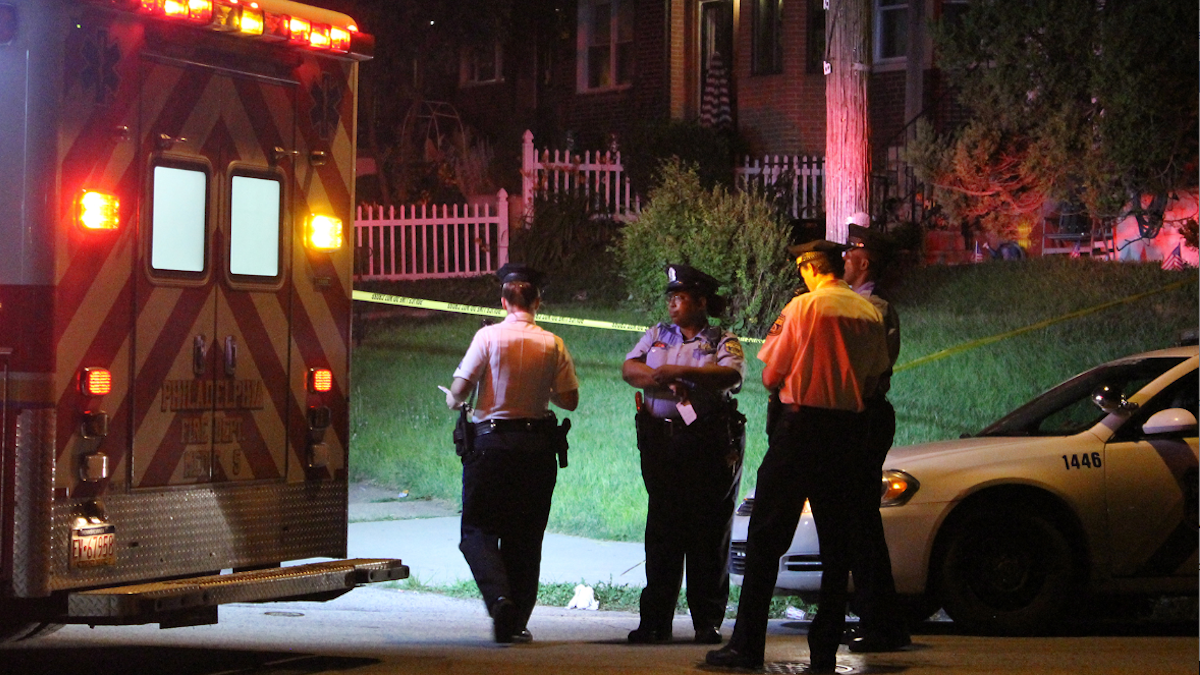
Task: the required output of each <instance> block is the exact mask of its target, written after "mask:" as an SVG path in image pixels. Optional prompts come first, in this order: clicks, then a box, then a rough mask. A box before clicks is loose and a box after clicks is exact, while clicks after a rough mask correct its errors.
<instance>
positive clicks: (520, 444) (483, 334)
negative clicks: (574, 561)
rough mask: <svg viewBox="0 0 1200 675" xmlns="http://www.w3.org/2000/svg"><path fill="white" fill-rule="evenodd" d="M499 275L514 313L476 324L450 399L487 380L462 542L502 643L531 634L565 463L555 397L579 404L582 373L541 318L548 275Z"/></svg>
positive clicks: (471, 454)
mask: <svg viewBox="0 0 1200 675" xmlns="http://www.w3.org/2000/svg"><path fill="white" fill-rule="evenodd" d="M498 275H499V277H500V279H501V281H502V282H503V285H504V286H503V291H502V293H501V300H500V302H501V304H502V305H503V307H504V310H505V312H507V316H506V317H505V319H504V321H502V322H500V323H498V324H495V325H492V326H486V327H484V328H481V329H480V330H479V331H478V332H477V333H475V337H474V339H472V340H471V346H470V348H468V349H467V353H466V356H464V357H463V360H462V362H461V363H459V364H458V368H457V369H456V370H455V371H454V382H453V384H452V385H451V387H450V389H449V390H448V391H447V392H446V405H447V406H448V407H449V408H450V409H451V410H454V409H457V408H458V407H459V406H460V405H462V404H463V402H464V401H466V400H467V398H468V397H469V395H470V393H471V390H472V389H474V388H475V387H478V397H479V398H478V401H477V403H476V407H475V410H474V415H473V421H474V427H473V431H474V442H473V448H472V449H471V450H470V451H468V452H467V453H466V454H465V455H464V456H463V458H462V461H463V496H462V501H463V511H462V533H461V541H460V542H459V545H458V547H459V550H461V551H462V553H463V557H464V558H466V560H467V564H468V565H469V566H470V567H471V574H472V576H474V577H475V583H476V584H477V585H478V586H479V592H480V593H481V594H482V595H483V601H484V604H485V605H486V606H487V608H488V612H489V613H490V614H491V616H492V622H493V632H494V637H495V640H496V642H514V641H516V642H528V641H529V640H532V636H531V635H530V634H529V631H528V630H527V629H526V623H527V622H528V621H529V615H530V614H531V613H532V612H533V606H534V604H536V602H537V591H538V572H539V569H540V567H541V560H542V536H543V535H544V533H545V531H546V521H547V520H548V518H549V515H550V498H551V495H552V494H553V493H554V484H555V481H556V478H557V472H558V464H557V461H556V457H555V455H556V450H557V449H558V446H557V441H558V440H559V438H560V437H559V433H558V432H559V429H558V426H557V425H556V420H555V417H554V413H552V412H550V411H549V409H548V405H547V404H548V403H551V402H552V403H554V404H555V405H556V406H558V407H560V408H563V409H565V410H574V409H575V408H576V406H578V405H579V381H578V380H577V379H576V377H575V365H574V363H573V362H572V360H571V355H570V354H569V353H568V352H567V347H566V345H565V344H563V341H562V339H561V338H559V337H557V336H555V335H554V334H553V333H550V332H549V331H546V330H543V329H542V328H540V327H538V326H537V325H536V324H535V323H534V316H535V314H536V313H537V310H538V307H539V306H540V305H541V296H540V291H539V288H538V286H539V284H540V281H541V276H540V275H539V274H538V273H537V272H536V271H534V270H532V269H530V268H529V267H526V266H524V265H517V264H512V263H509V264H506V265H504V266H503V267H501V268H500V270H499V272H498Z"/></svg>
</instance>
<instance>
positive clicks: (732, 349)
mask: <svg viewBox="0 0 1200 675" xmlns="http://www.w3.org/2000/svg"><path fill="white" fill-rule="evenodd" d="M725 351H727V352H729V354H730V355H731V356H736V357H737V358H739V359H744V358H746V353H745V352H743V351H742V343H740V342H738V341H737V340H728V341H726V342H725Z"/></svg>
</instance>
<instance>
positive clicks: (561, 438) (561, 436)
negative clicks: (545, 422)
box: [553, 417, 571, 469]
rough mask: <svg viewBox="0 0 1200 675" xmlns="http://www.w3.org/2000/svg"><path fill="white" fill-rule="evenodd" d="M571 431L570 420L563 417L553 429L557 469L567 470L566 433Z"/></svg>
mask: <svg viewBox="0 0 1200 675" xmlns="http://www.w3.org/2000/svg"><path fill="white" fill-rule="evenodd" d="M570 431H571V418H570V417H564V418H563V421H562V423H561V424H559V425H558V426H557V427H554V440H553V442H554V454H555V455H558V468H560V469H565V468H567V448H568V447H569V446H568V444H567V433H568V432H570Z"/></svg>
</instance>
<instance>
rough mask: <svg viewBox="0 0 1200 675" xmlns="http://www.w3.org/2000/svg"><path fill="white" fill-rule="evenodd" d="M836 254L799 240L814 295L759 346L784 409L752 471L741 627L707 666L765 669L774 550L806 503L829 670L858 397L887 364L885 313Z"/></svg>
mask: <svg viewBox="0 0 1200 675" xmlns="http://www.w3.org/2000/svg"><path fill="white" fill-rule="evenodd" d="M841 250H842V247H841V245H840V244H836V243H834V242H831V241H826V240H818V241H815V242H810V243H808V244H805V245H803V246H800V247H796V248H795V250H794V251H793V254H794V255H796V256H797V258H796V264H797V267H798V268H799V271H800V276H801V278H802V279H803V280H804V284H805V285H806V286H807V287H808V288H809V291H810V292H808V293H805V294H803V295H799V296H797V297H795V298H793V299H792V301H791V302H789V303H788V304H787V306H786V307H785V308H784V310H783V313H782V314H781V315H780V316H779V318H778V319H777V320H776V321H775V324H774V325H773V326H772V327H771V330H770V333H769V334H768V336H767V339H766V342H765V343H764V345H763V347H762V348H761V349H760V350H759V353H758V358H759V359H761V360H762V361H763V362H764V366H763V375H762V378H763V385H765V386H766V388H767V389H768V390H769V391H775V390H778V392H779V400H780V403H781V406H782V411H781V414H780V416H779V420H778V422H777V423H776V424H775V426H774V429H773V431H772V433H771V436H770V441H769V445H768V448H767V454H766V456H765V457H763V461H762V465H761V466H759V469H758V483H757V485H756V488H755V501H754V512H753V514H752V515H751V517H750V525H749V531H748V536H747V542H746V572H745V579H744V581H743V583H742V596H741V600H740V602H739V604H738V616H737V624H736V625H735V627H734V631H733V636H732V637H731V638H730V640H729V644H728V645H726V646H725V647H724V648H723V649H720V650H715V651H711V652H709V653H708V655H707V658H706V661H707V662H708V664H709V665H714V666H725V667H740V668H761V667H762V665H763V655H764V651H765V647H766V634H767V612H768V610H769V608H770V603H771V596H772V594H773V591H774V588H775V581H776V578H777V576H778V574H779V558H780V556H782V555H783V554H784V553H785V552H786V551H787V547H788V544H789V543H790V542H791V540H792V535H793V534H794V533H795V530H796V523H797V522H798V521H799V519H800V513H801V510H802V508H803V506H804V502H805V500H806V499H807V500H808V502H809V504H810V506H811V507H812V514H813V519H814V521H815V522H816V526H817V537H818V540H819V543H820V547H821V565H822V575H821V590H820V595H819V600H818V605H817V607H818V608H817V615H816V617H815V618H814V620H813V622H812V626H811V628H810V629H809V632H808V645H809V652H810V668H809V671H810V672H834V667H835V665H836V663H835V656H834V654H835V653H836V651H837V648H838V645H839V644H840V642H841V638H842V629H843V628H844V625H845V620H846V596H847V590H846V586H847V582H848V579H849V567H850V558H851V556H852V553H853V551H854V550H855V541H854V533H855V530H856V527H857V522H856V521H857V512H856V510H855V509H854V508H853V501H854V499H855V498H856V497H857V496H858V494H859V490H858V489H857V487H858V484H859V475H860V474H861V471H862V469H860V468H859V466H860V465H861V463H862V462H863V459H862V454H863V444H864V441H865V435H866V434H865V430H866V428H867V418H866V414H865V412H864V411H865V408H866V406H865V403H864V402H865V401H866V400H867V399H869V398H870V397H871V396H873V395H874V393H875V388H876V386H877V385H878V380H879V377H880V376H881V375H882V374H883V373H884V371H886V370H887V367H888V359H887V345H886V343H885V340H884V331H883V317H882V316H880V314H879V310H877V309H875V307H874V306H873V305H872V304H871V303H870V302H868V301H867V300H865V299H864V298H863V297H862V296H860V295H858V294H857V293H855V292H854V291H853V290H851V289H850V287H849V286H848V285H847V284H846V282H845V281H842V280H841V278H840V277H841V274H842V271H843V269H842V256H841Z"/></svg>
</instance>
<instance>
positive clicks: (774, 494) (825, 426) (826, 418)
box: [729, 407, 867, 659]
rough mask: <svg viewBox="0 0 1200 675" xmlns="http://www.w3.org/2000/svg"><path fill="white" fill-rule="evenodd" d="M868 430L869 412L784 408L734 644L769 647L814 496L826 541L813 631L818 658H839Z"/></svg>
mask: <svg viewBox="0 0 1200 675" xmlns="http://www.w3.org/2000/svg"><path fill="white" fill-rule="evenodd" d="M866 429H867V419H866V414H865V413H853V412H847V411H842V410H829V409H825V408H807V407H803V408H800V410H799V411H798V412H786V413H784V414H783V415H782V416H781V418H780V420H779V422H778V424H777V425H776V426H775V429H774V432H773V433H772V435H771V438H770V444H769V446H768V448H767V454H766V456H764V457H763V461H762V465H761V466H759V469H758V483H757V485H756V486H755V494H754V513H753V514H752V515H751V516H750V525H749V532H748V537H747V542H746V574H745V578H744V580H743V581H742V596H741V601H740V602H739V603H738V616H737V625H736V626H735V627H734V631H733V637H732V638H731V639H730V642H729V644H730V646H732V647H733V648H734V649H736V650H738V651H739V652H742V653H743V654H746V655H748V656H750V657H752V658H762V655H763V651H764V650H765V648H766V639H767V614H768V611H769V609H770V605H771V597H772V595H773V594H774V590H775V582H776V580H777V579H778V576H779V558H780V556H782V555H783V554H784V553H786V552H787V549H788V546H789V545H790V544H791V541H792V536H793V535H794V534H795V531H796V524H797V523H798V522H799V520H800V514H801V512H802V510H803V507H804V500H805V499H807V500H808V501H809V503H810V505H811V507H812V514H813V520H814V521H815V522H816V526H817V538H818V540H819V543H820V547H821V569H822V575H821V590H820V594H819V596H818V602H817V615H816V617H815V618H814V619H813V622H812V626H811V627H810V628H809V631H808V646H809V651H810V652H811V653H812V655H813V657H814V658H819V659H832V658H833V655H834V652H836V651H837V648H838V645H839V644H840V643H841V638H842V630H843V629H844V628H845V622H846V600H847V595H848V593H847V582H848V580H849V572H850V562H851V559H852V557H853V553H854V551H855V550H856V548H857V541H856V540H857V537H856V535H855V533H856V531H857V528H858V523H857V520H858V510H856V509H855V508H853V503H854V501H855V497H856V496H857V491H856V490H855V489H854V488H855V487H856V486H857V485H858V484H859V482H860V481H859V480H858V473H856V472H859V471H861V469H859V468H858V467H859V465H861V463H862V459H861V454H862V448H863V441H864V439H865V435H866Z"/></svg>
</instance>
